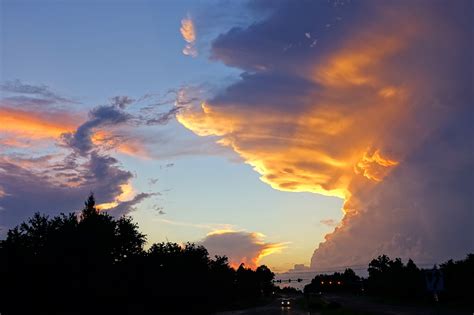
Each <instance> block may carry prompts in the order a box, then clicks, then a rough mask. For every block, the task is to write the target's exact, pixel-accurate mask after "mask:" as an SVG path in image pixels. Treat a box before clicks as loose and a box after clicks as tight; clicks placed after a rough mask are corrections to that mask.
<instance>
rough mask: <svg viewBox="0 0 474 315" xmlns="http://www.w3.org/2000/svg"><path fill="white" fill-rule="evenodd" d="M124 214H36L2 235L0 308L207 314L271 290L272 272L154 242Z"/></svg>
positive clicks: (88, 207)
mask: <svg viewBox="0 0 474 315" xmlns="http://www.w3.org/2000/svg"><path fill="white" fill-rule="evenodd" d="M145 243H146V236H145V235H144V234H142V233H140V231H139V229H138V225H137V224H136V223H134V222H133V221H132V219H131V218H130V217H125V216H124V217H121V218H119V219H115V218H113V217H112V216H110V215H109V214H107V213H103V212H99V211H98V210H97V208H96V207H95V200H94V196H93V195H91V196H90V197H89V198H88V199H87V201H86V202H85V206H84V209H83V210H82V212H81V213H80V215H76V214H75V213H70V214H61V215H59V216H56V217H53V218H49V217H48V216H44V215H41V214H39V213H36V214H35V215H34V216H33V217H32V218H30V219H29V220H27V221H26V222H24V223H22V224H20V225H19V226H17V227H15V228H13V229H11V230H9V231H8V233H7V237H6V239H5V240H3V241H0V313H1V314H2V315H5V314H151V313H153V314H166V313H182V314H190V313H193V314H198V313H201V314H207V313H211V312H213V311H216V310H225V309H233V308H239V307H244V306H251V305H255V304H257V303H259V302H260V301H261V300H262V299H264V298H265V297H269V296H271V294H272V292H273V290H274V286H273V283H272V280H273V278H274V274H273V272H272V271H271V270H270V269H269V268H267V267H266V266H260V267H258V268H256V269H255V270H252V269H249V268H246V267H245V266H244V265H243V264H242V265H241V266H240V267H239V268H238V269H237V270H235V269H233V268H232V267H230V265H229V262H228V259H227V257H225V256H216V257H213V258H211V257H209V254H208V252H207V250H206V249H205V248H204V247H203V246H199V245H196V244H192V243H187V244H184V245H182V244H176V243H170V242H166V243H157V244H153V245H152V246H151V247H150V248H149V249H147V250H145V248H144V245H145Z"/></svg>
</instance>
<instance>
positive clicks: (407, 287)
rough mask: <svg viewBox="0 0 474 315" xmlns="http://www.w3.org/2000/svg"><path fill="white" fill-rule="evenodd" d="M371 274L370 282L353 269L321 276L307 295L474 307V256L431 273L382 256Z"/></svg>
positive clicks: (396, 259) (374, 261)
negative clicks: (364, 296) (333, 294)
mask: <svg viewBox="0 0 474 315" xmlns="http://www.w3.org/2000/svg"><path fill="white" fill-rule="evenodd" d="M368 274H369V276H368V277H367V278H361V277H359V276H357V275H356V274H355V273H354V271H353V270H352V269H346V270H345V271H344V272H343V273H339V272H335V273H333V274H331V275H324V274H321V275H317V276H316V277H315V278H314V279H312V281H311V283H310V284H308V285H306V286H305V288H304V292H305V294H307V295H311V294H319V293H320V292H321V293H324V292H345V293H355V294H368V295H372V296H380V297H390V298H399V299H403V300H418V301H420V300H421V301H434V299H436V301H437V302H440V303H447V304H457V305H471V306H472V305H473V302H472V301H473V297H472V292H473V285H474V254H468V255H467V257H466V258H465V259H461V260H458V261H453V260H449V261H447V262H445V263H443V264H441V265H440V266H439V267H438V266H434V267H433V268H430V269H421V268H418V267H417V266H416V264H415V263H414V262H413V260H411V259H409V260H408V262H407V263H406V264H404V263H403V262H402V260H401V259H400V258H395V259H390V258H389V257H388V256H386V255H381V256H379V257H377V258H375V259H373V260H372V261H371V262H370V263H369V266H368Z"/></svg>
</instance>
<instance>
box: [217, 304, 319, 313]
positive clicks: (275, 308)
mask: <svg viewBox="0 0 474 315" xmlns="http://www.w3.org/2000/svg"><path fill="white" fill-rule="evenodd" d="M317 314H318V313H315V312H312V313H310V312H308V311H304V310H301V309H297V308H294V307H293V308H286V307H281V306H280V301H279V300H277V301H274V302H272V303H271V304H268V305H265V306H260V307H255V308H249V309H245V310H239V311H228V312H222V313H217V314H215V315H317Z"/></svg>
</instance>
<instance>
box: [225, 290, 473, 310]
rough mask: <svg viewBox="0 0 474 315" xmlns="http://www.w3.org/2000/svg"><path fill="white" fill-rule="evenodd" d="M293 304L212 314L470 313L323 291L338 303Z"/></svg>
mask: <svg viewBox="0 0 474 315" xmlns="http://www.w3.org/2000/svg"><path fill="white" fill-rule="evenodd" d="M294 299H295V303H293V306H292V307H291V308H282V307H281V306H280V300H276V301H274V302H272V303H270V304H268V305H266V306H260V307H255V308H250V309H245V310H238V311H228V312H221V313H217V314H216V315H277V314H279V315H283V314H285V315H356V314H357V315H471V314H474V312H473V311H469V310H464V311H463V310H453V309H448V308H446V307H436V306H435V305H422V304H421V305H403V304H393V303H391V304H388V303H385V302H381V301H377V300H376V299H374V298H372V297H367V296H356V295H344V294H327V295H325V296H324V298H323V300H324V302H325V303H330V302H337V303H338V304H340V307H339V308H336V309H318V310H307V309H306V307H305V306H304V300H303V297H302V296H301V297H299V298H294Z"/></svg>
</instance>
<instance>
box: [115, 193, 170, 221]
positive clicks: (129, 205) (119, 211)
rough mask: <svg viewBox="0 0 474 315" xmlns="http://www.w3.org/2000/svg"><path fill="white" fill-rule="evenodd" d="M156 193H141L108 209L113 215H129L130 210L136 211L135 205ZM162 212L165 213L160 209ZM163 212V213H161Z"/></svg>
mask: <svg viewBox="0 0 474 315" xmlns="http://www.w3.org/2000/svg"><path fill="white" fill-rule="evenodd" d="M155 195H156V193H139V194H137V195H136V196H135V197H133V199H132V200H129V201H123V202H120V203H119V204H118V205H117V206H115V207H113V208H110V209H107V212H109V213H110V214H111V215H113V216H115V217H121V216H123V215H128V214H129V213H130V212H132V211H135V210H136V208H135V206H136V205H138V204H139V203H141V202H142V201H143V200H145V199H147V198H150V197H152V196H155ZM159 212H160V214H164V212H163V211H162V210H160V211H159ZM161 212H163V213H161Z"/></svg>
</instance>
